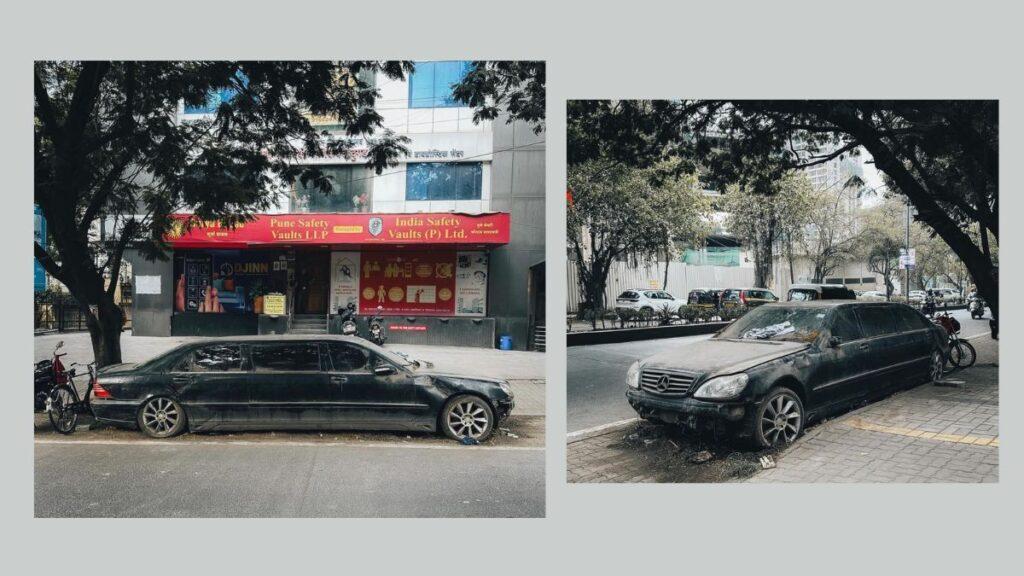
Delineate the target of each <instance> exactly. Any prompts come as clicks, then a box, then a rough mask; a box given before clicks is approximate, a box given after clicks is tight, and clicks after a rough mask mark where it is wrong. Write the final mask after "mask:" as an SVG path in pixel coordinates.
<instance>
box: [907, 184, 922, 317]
mask: <svg viewBox="0 0 1024 576" xmlns="http://www.w3.org/2000/svg"><path fill="white" fill-rule="evenodd" d="M905 244H906V246H905V248H906V250H907V251H906V254H907V259H908V260H909V258H910V198H907V237H906V241H905ZM923 288H924V287H923V286H922V289H923ZM903 297H904V298H906V299H907V304H909V303H910V266H904V267H903Z"/></svg>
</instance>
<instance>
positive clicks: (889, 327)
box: [857, 306, 896, 338]
mask: <svg viewBox="0 0 1024 576" xmlns="http://www.w3.org/2000/svg"><path fill="white" fill-rule="evenodd" d="M857 317H858V318H860V326H861V329H862V330H864V336H865V337H867V338H870V337H872V336H882V335H884V334H892V333H893V332H896V315H895V314H893V311H892V309H891V308H890V307H888V306H865V307H863V308H858V309H857Z"/></svg>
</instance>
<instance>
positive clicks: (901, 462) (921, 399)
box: [748, 335, 999, 483]
mask: <svg viewBox="0 0 1024 576" xmlns="http://www.w3.org/2000/svg"><path fill="white" fill-rule="evenodd" d="M971 343H972V344H974V346H975V347H976V348H977V350H978V360H977V363H976V364H975V365H974V366H972V367H971V368H968V369H966V370H958V371H956V372H953V373H952V374H950V375H949V376H947V377H946V381H948V383H949V384H948V385H943V386H936V385H933V384H924V385H921V386H918V387H916V388H913V389H911V390H907V391H905V392H900V393H898V394H895V395H893V396H892V397H890V398H887V399H885V400H882V401H880V402H876V403H874V404H869V405H868V406H865V407H864V408H861V409H859V410H855V411H853V412H850V413H848V414H845V415H843V416H840V417H839V418H836V419H834V420H830V421H828V422H824V423H822V424H820V425H818V426H814V427H812V428H810V429H809V430H808V431H807V434H806V435H805V436H804V437H802V438H801V439H799V440H798V441H797V442H796V443H795V444H793V446H791V447H789V448H788V449H786V450H785V451H784V452H783V453H782V455H781V456H780V457H779V458H778V465H777V467H776V468H774V469H771V470H764V471H761V472H759V473H757V474H756V475H754V476H753V477H752V478H750V479H749V480H748V481H749V482H911V483H917V482H998V481H999V349H998V342H997V341H995V340H992V338H990V337H989V336H987V335H984V336H981V337H979V338H975V339H973V340H971Z"/></svg>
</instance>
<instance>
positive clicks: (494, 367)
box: [34, 332, 545, 416]
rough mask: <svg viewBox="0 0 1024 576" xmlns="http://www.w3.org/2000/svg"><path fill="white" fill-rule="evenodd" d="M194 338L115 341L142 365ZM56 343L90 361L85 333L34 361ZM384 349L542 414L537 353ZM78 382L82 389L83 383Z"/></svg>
mask: <svg viewBox="0 0 1024 576" xmlns="http://www.w3.org/2000/svg"><path fill="white" fill-rule="evenodd" d="M198 339H200V338H195V337H158V336H133V335H132V334H131V332H125V333H124V334H123V335H122V336H121V357H122V359H123V360H124V361H125V362H142V361H145V360H148V359H149V358H152V357H154V356H157V355H159V354H163V353H164V352H167V351H168V350H170V349H171V348H174V347H175V346H178V345H179V344H184V343H185V342H189V341H193V340H198ZM61 340H63V341H64V348H63V350H62V351H63V352H67V356H65V357H64V358H63V360H64V364H65V366H70V365H71V363H72V362H80V363H82V364H85V363H88V362H92V360H93V353H92V344H91V342H90V340H89V334H88V333H86V332H75V333H65V334H47V335H45V336H36V337H35V339H34V342H35V361H36V362H38V361H39V360H44V359H48V358H51V357H52V355H53V349H54V347H55V346H56V345H57V343H58V342H59V341H61ZM386 348H388V349H389V350H395V351H397V352H404V353H406V354H408V355H409V356H411V357H413V358H416V359H418V360H426V361H428V362H433V363H434V369H436V370H438V371H445V372H452V373H457V374H466V375H472V376H479V377H481V378H497V379H502V380H508V381H509V385H510V386H511V387H512V390H513V392H515V395H516V410H515V414H517V415H521V416H542V415H544V413H545V411H544V405H545V401H544V395H545V392H544V389H545V386H544V378H545V376H544V353H542V352H519V351H511V350H510V351H502V350H495V349H493V348H468V347H459V346H422V345H412V344H388V345H386ZM78 380H79V382H80V384H81V386H82V388H83V389H84V387H85V379H84V378H83V379H78Z"/></svg>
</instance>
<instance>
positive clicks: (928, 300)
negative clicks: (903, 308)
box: [921, 294, 936, 318]
mask: <svg viewBox="0 0 1024 576" xmlns="http://www.w3.org/2000/svg"><path fill="white" fill-rule="evenodd" d="M935 310H936V306H935V297H934V296H932V295H931V294H929V295H928V296H925V299H924V304H923V305H922V306H921V313H922V314H924V315H925V316H927V317H929V318H931V317H933V316H935Z"/></svg>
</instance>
